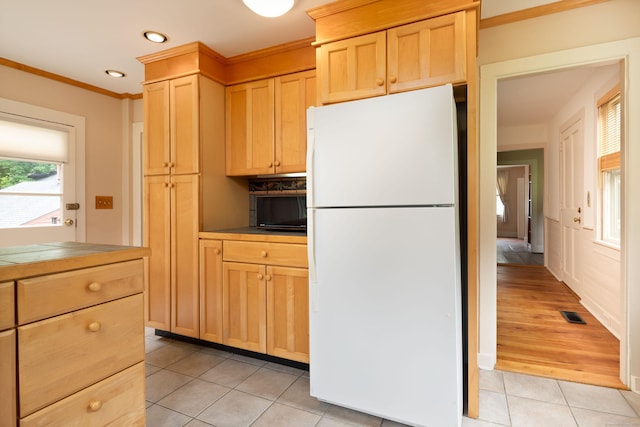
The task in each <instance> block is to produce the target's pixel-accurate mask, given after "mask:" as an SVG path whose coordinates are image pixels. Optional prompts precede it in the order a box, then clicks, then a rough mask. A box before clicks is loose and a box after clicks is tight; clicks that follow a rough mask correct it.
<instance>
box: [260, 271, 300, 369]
mask: <svg viewBox="0 0 640 427" xmlns="http://www.w3.org/2000/svg"><path fill="white" fill-rule="evenodd" d="M266 280H267V353H268V354H271V355H273V356H277V357H283V358H285V359H291V360H296V361H298V362H303V363H309V274H308V270H307V269H306V268H288V267H267V275H266Z"/></svg>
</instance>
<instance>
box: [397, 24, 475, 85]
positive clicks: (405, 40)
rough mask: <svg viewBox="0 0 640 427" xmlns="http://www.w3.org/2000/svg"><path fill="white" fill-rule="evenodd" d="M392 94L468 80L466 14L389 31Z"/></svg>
mask: <svg viewBox="0 0 640 427" xmlns="http://www.w3.org/2000/svg"><path fill="white" fill-rule="evenodd" d="M387 49H388V51H387V54H388V58H387V73H388V79H389V92H390V93H392V92H401V91H406V90H412V89H418V88H423V87H428V86H436V85H440V84H444V83H458V82H464V81H465V80H466V72H465V70H466V62H465V58H466V53H465V52H466V51H465V31H464V12H458V13H454V14H450V15H445V16H440V17H437V18H433V19H428V20H426V21H421V22H416V23H414V24H409V25H404V26H402V27H398V28H393V29H390V30H388V31H387Z"/></svg>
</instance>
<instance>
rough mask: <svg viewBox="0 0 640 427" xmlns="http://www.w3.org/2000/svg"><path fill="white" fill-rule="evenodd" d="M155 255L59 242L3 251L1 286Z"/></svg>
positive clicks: (133, 248)
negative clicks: (5, 283)
mask: <svg viewBox="0 0 640 427" xmlns="http://www.w3.org/2000/svg"><path fill="white" fill-rule="evenodd" d="M149 255H151V250H150V249H149V248H143V247H137V246H120V245H103V244H93V243H80V242H55V243H42V244H33V245H24V246H13V247H6V248H0V282H1V281H5V280H14V279H18V278H25V277H31V276H40V275H43V274H49V273H53V272H60V271H68V270H76V269H79V268H86V267H93V266H96V265H102V264H110V263H115V262H121V261H128V260H132V259H137V258H142V257H145V256H149Z"/></svg>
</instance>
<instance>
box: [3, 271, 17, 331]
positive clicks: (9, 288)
mask: <svg viewBox="0 0 640 427" xmlns="http://www.w3.org/2000/svg"><path fill="white" fill-rule="evenodd" d="M14 307H15V298H14V290H13V282H5V283H0V331H3V330H5V329H10V328H13V326H14V325H15V324H16V315H15V308H14Z"/></svg>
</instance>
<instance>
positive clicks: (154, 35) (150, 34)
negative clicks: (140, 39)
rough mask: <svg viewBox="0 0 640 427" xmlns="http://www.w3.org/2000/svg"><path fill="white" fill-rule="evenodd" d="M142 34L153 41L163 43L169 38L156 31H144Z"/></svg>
mask: <svg viewBox="0 0 640 427" xmlns="http://www.w3.org/2000/svg"><path fill="white" fill-rule="evenodd" d="M142 35H143V36H144V38H145V39H147V40H149V41H150V42H154V43H164V42H166V41H167V40H168V39H169V37H167V36H166V35H164V34H162V33H159V32H157V31H145V32H144V33H142Z"/></svg>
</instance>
